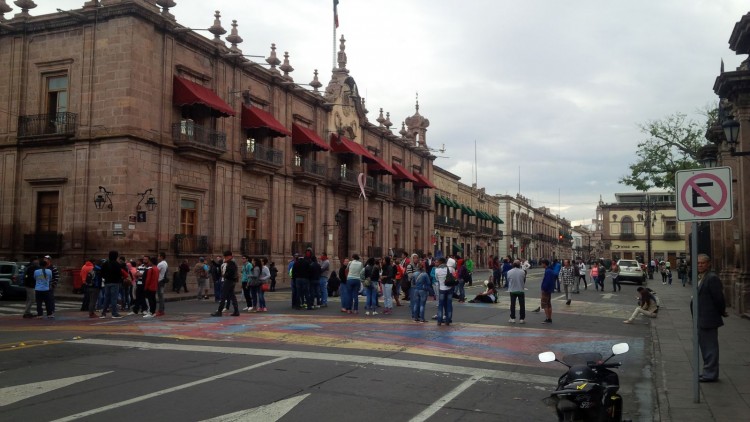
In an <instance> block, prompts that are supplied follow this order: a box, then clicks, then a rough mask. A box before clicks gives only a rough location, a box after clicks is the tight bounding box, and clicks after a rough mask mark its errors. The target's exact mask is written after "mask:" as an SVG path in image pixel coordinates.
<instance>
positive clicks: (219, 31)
mask: <svg viewBox="0 0 750 422" xmlns="http://www.w3.org/2000/svg"><path fill="white" fill-rule="evenodd" d="M208 32H210V33H212V34H214V39H213V40H211V41H212V42H213V43H214V44H217V45H224V41H222V40H221V36H222V35H224V34H226V33H227V30H226V29H224V27H222V26H221V12H219V11H218V10H217V11H216V13H214V24H213V25H211V27H210V28H208Z"/></svg>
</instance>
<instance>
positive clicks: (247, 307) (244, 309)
mask: <svg viewBox="0 0 750 422" xmlns="http://www.w3.org/2000/svg"><path fill="white" fill-rule="evenodd" d="M242 310H243V311H249V310H250V307H249V306H245V307H244V308H242Z"/></svg>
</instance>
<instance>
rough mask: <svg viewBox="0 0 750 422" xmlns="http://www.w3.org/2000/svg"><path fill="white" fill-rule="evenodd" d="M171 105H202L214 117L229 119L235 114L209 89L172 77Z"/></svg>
mask: <svg viewBox="0 0 750 422" xmlns="http://www.w3.org/2000/svg"><path fill="white" fill-rule="evenodd" d="M172 103H173V104H174V105H176V106H180V107H182V106H192V105H196V104H197V105H202V106H204V107H207V108H208V109H210V110H211V112H212V113H211V114H213V115H214V116H215V117H229V116H234V115H235V114H236V113H235V112H234V110H233V109H232V107H231V106H230V105H229V104H227V103H225V102H224V100H222V99H221V98H220V97H219V96H218V95H216V93H215V92H213V91H212V90H211V88H207V87H205V86H203V85H200V84H197V83H195V82H193V81H189V80H187V79H185V78H181V77H179V76H176V75H175V76H174V78H173V85H172Z"/></svg>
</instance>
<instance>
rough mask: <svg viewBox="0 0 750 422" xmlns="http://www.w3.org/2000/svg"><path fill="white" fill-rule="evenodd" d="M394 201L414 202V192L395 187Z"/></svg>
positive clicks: (405, 203)
mask: <svg viewBox="0 0 750 422" xmlns="http://www.w3.org/2000/svg"><path fill="white" fill-rule="evenodd" d="M396 202H400V203H402V204H404V205H412V204H414V192H413V191H409V190H406V189H397V190H396Z"/></svg>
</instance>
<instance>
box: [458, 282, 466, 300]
mask: <svg viewBox="0 0 750 422" xmlns="http://www.w3.org/2000/svg"><path fill="white" fill-rule="evenodd" d="M465 285H466V282H465V281H464V280H460V281H459V282H458V285H456V296H458V300H461V301H464V300H466V290H465V289H464V286H465Z"/></svg>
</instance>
